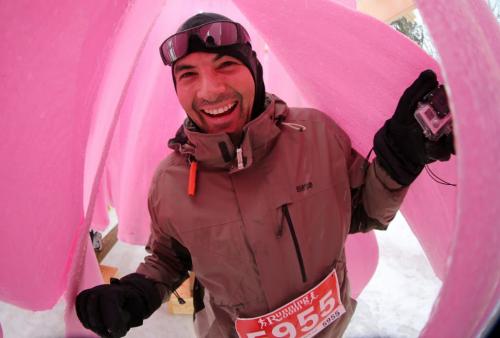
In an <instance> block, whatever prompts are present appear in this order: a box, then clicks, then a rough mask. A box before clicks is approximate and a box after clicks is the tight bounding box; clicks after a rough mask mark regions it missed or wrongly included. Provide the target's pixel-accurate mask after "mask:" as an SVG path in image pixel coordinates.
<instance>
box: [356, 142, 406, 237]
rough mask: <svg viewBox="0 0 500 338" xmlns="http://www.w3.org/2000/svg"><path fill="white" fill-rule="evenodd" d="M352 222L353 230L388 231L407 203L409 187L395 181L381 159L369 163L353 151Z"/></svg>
mask: <svg viewBox="0 0 500 338" xmlns="http://www.w3.org/2000/svg"><path fill="white" fill-rule="evenodd" d="M349 182H350V186H351V225H350V228H349V233H351V234H352V233H357V232H368V231H370V230H373V229H377V230H386V229H387V226H388V225H389V222H390V221H392V220H393V218H394V216H395V215H396V212H397V211H398V210H399V207H400V206H401V204H402V203H403V199H404V197H405V195H406V192H407V191H408V187H403V186H401V185H400V184H398V183H397V182H396V181H394V180H393V179H392V178H391V177H390V176H389V174H387V172H385V170H384V169H383V168H382V167H381V166H380V164H379V163H378V161H377V159H375V160H374V161H373V162H372V163H370V164H369V163H368V162H367V161H366V160H365V159H364V158H363V157H361V156H360V155H359V154H358V153H357V152H356V151H355V150H352V158H351V164H350V167H349Z"/></svg>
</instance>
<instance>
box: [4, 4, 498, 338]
mask: <svg viewBox="0 0 500 338" xmlns="http://www.w3.org/2000/svg"><path fill="white" fill-rule="evenodd" d="M354 2H355V1H348V0H344V1H340V0H338V1H328V0H316V1H305V0H288V1H287V0H274V1H265V2H264V1H244V0H233V1H229V0H223V1H215V0H212V1H210V0H150V1H147V3H146V2H143V1H140V2H139V1H129V2H127V1H102V0H81V1H71V2H66V1H56V0H50V1H41V0H36V1H33V0H32V1H26V0H21V1H2V2H0V36H1V38H0V50H1V54H0V60H1V72H0V78H1V81H0V86H1V90H0V104H1V120H0V121H1V123H0V130H1V133H0V159H1V165H0V177H1V182H2V183H1V189H0V203H1V206H2V207H1V208H0V221H1V229H2V230H1V236H0V277H1V278H0V299H1V300H2V301H4V302H9V303H12V304H15V305H17V306H21V307H23V308H26V309H31V310H45V309H50V308H51V307H52V306H54V304H55V303H56V302H57V301H58V300H59V299H60V297H61V296H62V295H63V294H64V293H65V294H66V300H67V304H68V305H67V306H68V307H67V313H66V320H67V324H68V325H67V336H75V335H79V334H80V335H81V334H83V332H85V331H83V329H82V328H81V327H80V326H79V324H78V322H76V321H75V315H74V312H73V310H72V309H73V300H74V296H75V294H76V292H77V291H78V290H80V289H83V288H87V287H90V286H93V285H95V284H97V283H100V282H101V280H100V276H99V272H98V266H97V262H96V259H95V255H93V252H92V250H91V248H90V246H89V245H87V241H88V235H87V233H88V230H89V228H90V227H92V228H94V229H98V230H99V229H101V230H102V229H103V228H104V227H105V225H106V224H107V216H106V207H107V205H109V204H111V205H113V206H114V207H115V208H116V209H117V212H118V215H119V218H120V233H119V237H120V239H121V240H124V241H127V242H131V243H144V242H145V240H146V238H147V235H148V215H147V211H146V210H147V209H146V193H147V188H148V185H149V181H150V178H151V175H152V172H153V170H154V167H155V165H156V164H157V163H158V162H159V160H160V159H161V158H162V157H164V156H165V155H166V154H167V148H166V141H167V140H168V138H169V137H170V136H172V135H173V133H174V131H175V130H176V128H177V127H178V125H179V124H180V123H181V121H182V119H183V117H184V113H183V111H182V110H181V108H180V106H179V105H178V103H177V99H176V96H175V91H174V89H173V85H172V82H171V76H170V69H169V68H165V67H164V66H163V64H162V62H161V60H160V58H159V55H158V46H159V44H160V43H161V41H163V39H164V38H165V37H166V36H167V35H169V34H170V33H172V32H173V31H175V30H176V28H177V27H178V25H179V24H180V23H181V22H182V21H183V20H184V19H185V18H187V17H189V16H191V15H193V14H194V13H195V12H198V11H202V10H203V11H215V12H220V13H222V14H225V15H227V16H229V17H231V18H233V19H234V20H237V21H239V22H241V23H242V24H244V25H245V26H246V27H248V29H249V32H250V34H251V36H252V37H253V45H254V48H255V49H256V50H257V52H258V55H259V58H260V60H261V62H262V63H263V66H264V73H265V81H266V85H267V89H268V91H270V92H274V93H276V94H277V95H279V96H280V97H282V98H283V99H285V100H286V101H287V102H288V103H289V104H290V105H310V106H314V107H316V108H318V109H320V110H323V111H325V112H327V113H328V114H330V115H331V116H332V117H333V118H334V119H336V120H337V121H338V122H339V123H340V124H341V125H342V126H343V128H344V129H345V130H346V131H347V132H348V133H349V134H350V135H351V137H352V140H353V145H354V146H355V147H356V148H357V149H358V150H359V151H360V152H361V153H363V154H367V153H368V151H369V149H370V148H371V144H372V143H371V142H372V137H373V134H374V132H375V131H376V130H377V129H378V127H379V126H380V125H381V124H382V123H383V121H384V120H385V119H386V118H387V117H389V116H390V115H391V114H392V112H393V110H394V107H395V105H396V103H397V100H398V98H399V96H400V95H401V92H402V90H403V89H404V88H406V86H408V84H409V83H411V81H412V80H413V79H414V78H415V77H416V76H417V75H418V73H419V72H420V71H421V70H423V69H425V68H432V69H434V70H435V71H436V72H438V73H439V74H440V78H441V81H443V82H444V83H446V85H447V87H448V89H449V94H450V97H451V104H452V110H453V117H454V130H455V135H456V148H457V156H456V157H455V158H454V159H453V160H452V161H450V162H446V163H436V164H433V165H432V168H433V170H434V171H435V172H436V173H437V174H438V175H440V176H442V177H446V178H447V179H448V180H450V181H455V182H457V183H458V187H457V188H447V187H443V186H440V185H437V184H435V183H434V182H433V181H431V180H430V178H429V177H428V176H427V175H421V177H419V179H418V180H417V181H416V182H415V184H414V185H413V186H412V188H411V191H410V192H409V194H408V197H407V199H406V202H405V204H404V206H403V213H404V215H405V217H406V219H407V221H408V223H409V224H410V225H411V227H412V229H413V231H414V233H415V235H416V236H417V238H418V239H419V241H420V243H421V245H422V247H423V248H424V250H425V252H426V254H427V257H428V258H429V261H430V262H431V265H432V267H433V269H434V271H435V272H436V274H437V275H438V276H439V277H440V278H441V279H442V280H443V282H444V283H443V288H442V290H441V292H440V294H439V296H438V298H437V299H436V302H435V305H434V309H433V312H432V315H431V317H430V318H429V321H428V323H427V325H426V326H425V328H424V330H423V331H422V333H421V335H422V336H423V337H472V336H475V335H477V334H479V333H480V332H481V331H482V330H483V329H484V328H485V327H486V326H487V325H488V322H489V321H491V319H492V318H493V316H494V314H495V309H496V308H497V307H498V300H499V296H500V290H499V285H498V282H499V280H500V256H499V254H498V248H499V247H500V245H499V232H498V226H499V221H498V220H499V219H500V203H499V200H500V192H499V190H500V189H499V187H500V175H499V174H500V161H499V160H498V159H497V155H498V153H500V141H499V138H498V132H499V131H500V117H499V116H500V115H499V112H498V107H500V95H498V89H499V88H500V60H499V55H500V32H499V26H498V23H497V22H496V20H495V18H494V17H493V15H492V14H491V12H490V10H489V9H488V8H487V6H486V4H485V1H484V0H470V1H466V0H457V1H451V2H450V1H446V0H435V1H432V2H431V1H424V0H417V6H418V7H419V9H420V11H421V13H422V15H423V18H424V20H425V22H426V23H427V25H428V27H429V29H430V32H431V34H432V37H433V40H434V42H435V45H436V47H437V49H438V52H439V54H440V61H439V63H437V62H436V61H434V60H433V59H431V58H430V57H428V56H427V55H426V54H425V53H423V52H422V51H421V50H420V49H419V48H418V47H417V46H416V45H414V44H413V43H412V42H411V41H409V40H408V39H406V38H405V37H403V36H402V35H400V34H399V33H397V32H395V31H394V30H392V29H391V28H389V27H388V26H386V25H385V24H383V23H381V22H378V21H376V20H375V19H372V18H370V17H367V16H365V15H363V14H361V13H359V12H357V11H356V10H355V9H354ZM377 255H378V249H377V245H376V241H375V237H374V236H373V234H368V235H357V236H353V237H352V238H351V239H350V240H349V242H348V256H349V266H350V272H351V279H352V283H353V290H354V294H355V295H357V294H359V292H361V290H362V289H363V287H364V286H365V285H366V283H367V282H368V281H369V279H370V277H371V275H372V274H373V272H374V269H375V267H376V264H377V259H378V258H377V257H378V256H377ZM409 287H411V285H409ZM87 333H88V331H87Z"/></svg>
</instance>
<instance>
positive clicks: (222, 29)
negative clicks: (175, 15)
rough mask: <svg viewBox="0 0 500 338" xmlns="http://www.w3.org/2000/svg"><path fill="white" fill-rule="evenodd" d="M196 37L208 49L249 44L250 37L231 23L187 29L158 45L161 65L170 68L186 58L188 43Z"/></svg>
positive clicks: (219, 22) (223, 22)
mask: <svg viewBox="0 0 500 338" xmlns="http://www.w3.org/2000/svg"><path fill="white" fill-rule="evenodd" d="M193 36H196V37H198V38H199V39H200V41H201V42H202V43H203V44H205V46H206V47H208V48H215V47H224V46H229V45H234V44H244V43H247V42H250V36H249V35H248V33H247V31H246V30H245V28H243V26H242V25H240V24H239V23H236V22H232V21H215V22H209V23H206V24H203V25H200V26H196V27H193V28H189V29H187V30H185V31H182V32H179V33H176V34H174V35H172V36H170V37H169V38H168V39H166V40H165V41H164V42H163V43H162V44H161V45H160V55H161V59H162V60H163V63H164V64H165V65H167V66H171V65H172V64H173V63H174V62H175V61H177V60H179V59H180V58H182V57H183V56H186V54H188V51H189V41H190V39H191V37H193Z"/></svg>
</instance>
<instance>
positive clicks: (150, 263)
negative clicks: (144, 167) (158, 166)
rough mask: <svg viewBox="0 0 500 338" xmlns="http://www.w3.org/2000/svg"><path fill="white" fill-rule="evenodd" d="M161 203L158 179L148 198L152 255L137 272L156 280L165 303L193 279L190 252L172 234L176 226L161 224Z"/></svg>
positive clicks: (147, 257)
mask: <svg viewBox="0 0 500 338" xmlns="http://www.w3.org/2000/svg"><path fill="white" fill-rule="evenodd" d="M157 201H158V199H157V197H156V196H155V180H154V181H153V184H152V187H151V190H150V193H149V198H148V209H149V214H150V216H151V235H150V236H149V240H148V243H147V244H146V251H147V252H148V254H149V255H148V256H146V257H145V258H144V262H143V263H141V264H140V265H139V267H138V268H137V273H140V274H142V275H144V276H146V277H147V278H148V279H151V280H153V281H155V282H156V286H157V288H158V290H159V291H160V295H161V298H162V299H163V300H165V299H167V297H168V296H170V294H171V293H172V292H173V291H174V290H175V289H177V288H178V287H179V286H180V285H181V284H182V283H183V282H184V281H185V280H186V279H187V278H188V277H189V271H190V270H192V262H191V255H190V253H189V251H188V250H187V249H186V248H185V247H184V246H183V245H182V244H181V243H180V242H179V241H178V240H176V239H175V237H174V233H173V231H169V229H172V227H171V226H169V225H168V224H160V223H159V221H158V214H157V210H156V205H157V203H158V202H157Z"/></svg>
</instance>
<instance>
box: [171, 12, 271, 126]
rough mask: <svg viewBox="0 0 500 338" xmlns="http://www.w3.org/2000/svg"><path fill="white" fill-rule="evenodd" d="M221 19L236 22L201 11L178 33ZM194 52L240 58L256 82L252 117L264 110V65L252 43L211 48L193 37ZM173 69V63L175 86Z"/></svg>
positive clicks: (191, 45) (191, 51) (173, 77)
mask: <svg viewBox="0 0 500 338" xmlns="http://www.w3.org/2000/svg"><path fill="white" fill-rule="evenodd" d="M221 20H223V21H231V22H234V21H232V20H231V19H229V18H227V17H225V16H223V15H220V14H217V13H199V14H196V15H194V16H192V17H190V18H189V19H187V20H186V21H185V22H184V23H183V24H182V25H181V26H180V27H179V29H178V30H177V33H179V32H182V31H184V30H187V29H189V28H193V27H196V26H200V25H203V24H206V23H209V22H215V21H221ZM193 52H209V53H217V54H223V55H229V56H232V57H234V58H236V59H238V60H240V61H241V62H242V63H243V64H244V65H245V66H246V67H247V68H248V69H249V70H250V73H252V77H253V80H254V82H255V98H254V102H253V107H252V116H251V118H252V119H254V118H256V117H257V116H259V115H260V114H261V113H262V112H263V111H264V108H265V107H264V104H265V99H266V89H265V86H264V79H263V75H262V65H261V64H260V62H259V60H258V59H257V54H256V53H255V51H253V50H252V46H251V45H250V43H246V44H234V45H231V46H224V47H213V48H210V47H207V46H205V44H204V43H203V42H202V41H201V40H200V39H192V40H190V41H189V48H188V53H193ZM173 70H174V65H172V79H173V81H174V87H176V82H175V76H174V71H173ZM176 89H177V87H176Z"/></svg>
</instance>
